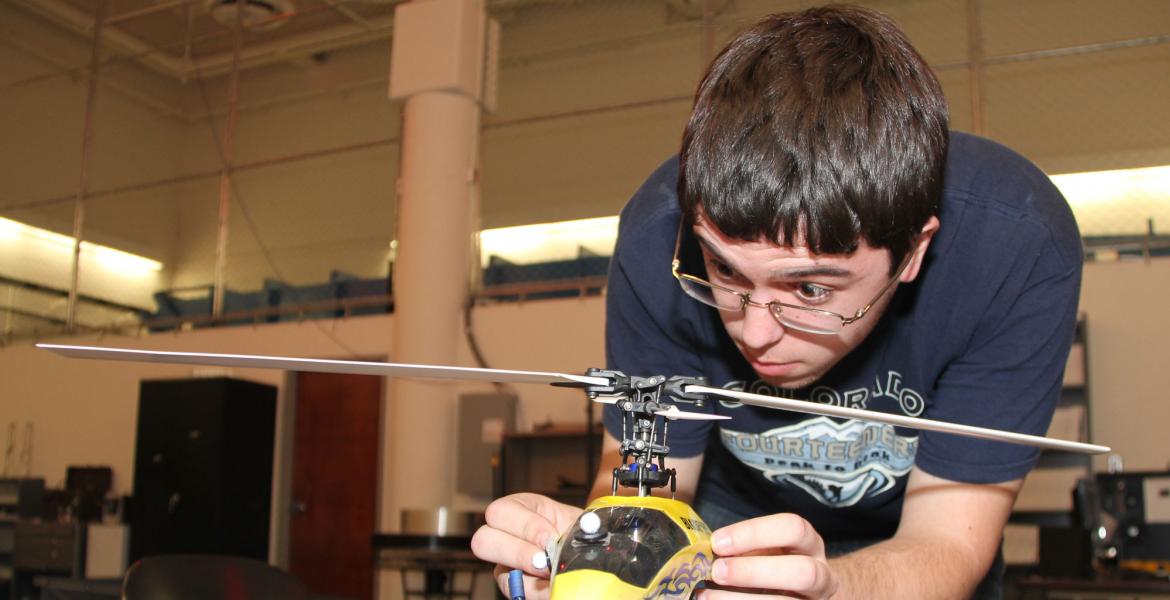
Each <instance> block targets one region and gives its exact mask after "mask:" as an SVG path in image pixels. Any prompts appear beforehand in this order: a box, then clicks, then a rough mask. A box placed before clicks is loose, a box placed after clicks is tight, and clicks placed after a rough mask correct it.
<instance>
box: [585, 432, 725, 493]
mask: <svg viewBox="0 0 1170 600" xmlns="http://www.w3.org/2000/svg"><path fill="white" fill-rule="evenodd" d="M621 448H622V443H621V441H619V440H618V439H617V438H615V437H614V436H613V434H611V433H610V432H609V431H605V433H604V438H603V439H602V440H601V461H600V462H598V463H597V464H598V468H597V479H595V480H594V481H593V489H592V490H590V492H589V500H590V501H592V500H594V499H595V498H598V497H599V496H609V495H610V494H611V493H612V492H613V468H614V467H616V466H618V465H620V464H622V454H621ZM666 467H667V468H669V469H674V470H675V479H676V480H677V483H678V486H677V488H676V492H675V495H674V497H675V498H678V499H679V500H682V501H683V502H687V503H690V502H691V501H692V500H694V499H695V488H696V487H698V485H699V470H700V469H701V468H702V467H703V455H702V454H700V455H698V456H690V457H687V458H671V457H669V456H668V457H666ZM633 493H635V492H634V490H632V489H629V488H624V489H623V488H620V487H619V488H618V495H619V496H628V495H631V494H633ZM654 495H655V496H667V497H669V496H670V488H659V489H657V490H655V491H654Z"/></svg>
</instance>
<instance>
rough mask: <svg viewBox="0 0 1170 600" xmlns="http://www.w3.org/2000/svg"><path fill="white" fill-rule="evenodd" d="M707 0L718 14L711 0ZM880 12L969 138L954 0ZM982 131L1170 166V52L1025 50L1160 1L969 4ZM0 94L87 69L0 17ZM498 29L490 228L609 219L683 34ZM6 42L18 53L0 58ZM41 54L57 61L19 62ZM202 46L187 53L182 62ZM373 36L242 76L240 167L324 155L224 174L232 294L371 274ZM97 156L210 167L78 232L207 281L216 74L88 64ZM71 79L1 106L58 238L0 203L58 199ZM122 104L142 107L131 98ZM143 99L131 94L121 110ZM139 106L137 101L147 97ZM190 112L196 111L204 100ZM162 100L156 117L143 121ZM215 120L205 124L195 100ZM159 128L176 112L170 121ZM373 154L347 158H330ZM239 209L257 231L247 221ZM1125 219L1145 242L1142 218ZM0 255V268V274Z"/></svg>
mask: <svg viewBox="0 0 1170 600" xmlns="http://www.w3.org/2000/svg"><path fill="white" fill-rule="evenodd" d="M716 4H719V3H716ZM809 4H811V3H810V2H803V1H799V2H798V1H779V2H778V1H775V0H741V1H737V2H730V3H727V5H726V8H725V9H724V10H723V11H722V12H720V13H719V15H718V16H717V19H716V30H715V31H716V36H715V37H716V44H717V45H718V44H721V43H722V42H723V41H724V40H726V39H727V38H728V37H729V36H730V35H731V34H732V32H734V31H736V30H737V29H739V28H741V27H743V26H745V25H747V24H748V23H750V22H752V21H753V20H754V19H755V18H757V17H758V16H759V15H761V14H765V13H767V12H770V11H777V10H788V9H794V8H800V7H803V6H808V5H809ZM864 4H869V5H872V6H874V7H876V8H878V9H881V10H884V11H886V12H888V13H889V14H890V15H891V16H892V17H893V18H895V19H896V20H897V21H898V22H899V23H900V24H901V25H902V26H903V28H904V29H905V30H906V31H907V33H908V35H909V36H910V37H911V39H912V40H913V41H914V42H915V44H916V45H917V46H918V47H919V48H920V50H921V51H922V53H923V54H924V56H925V57H926V58H927V60H928V61H929V62H930V63H931V64H932V65H935V66H936V67H937V69H938V71H939V76H940V78H941V80H942V82H943V84H944V87H945V89H946V91H947V94H948V97H949V99H950V101H951V103H952V115H953V125H954V127H955V128H957V129H963V130H971V129H972V128H974V126H975V124H974V122H973V116H972V114H971V98H970V89H971V88H970V77H969V75H968V71H967V69H966V67H965V64H964V62H965V60H966V58H967V43H966V36H967V21H966V7H967V2H966V1H965V0H911V1H906V0H896V1H895V0H881V1H872V2H864ZM981 5H982V7H983V11H982V14H983V19H982V31H983V37H984V53H985V55H986V56H987V57H988V58H989V59H990V60H992V63H991V64H988V65H986V67H985V73H984V75H985V79H984V90H983V100H984V125H985V129H986V132H987V134H988V135H990V136H991V137H993V138H995V139H998V140H1000V141H1003V142H1005V143H1006V144H1008V145H1009V146H1012V147H1014V148H1016V149H1017V150H1019V151H1021V152H1022V153H1023V154H1025V155H1026V156H1029V157H1030V158H1032V159H1033V160H1035V161H1036V162H1037V163H1038V164H1039V165H1040V166H1041V167H1043V168H1044V169H1046V170H1048V171H1049V172H1053V173H1061V172H1069V171H1081V170H1093V169H1105V168H1120V167H1135V166H1149V165H1155V164H1166V163H1170V143H1168V142H1167V140H1170V105H1168V104H1167V103H1166V102H1164V101H1163V99H1164V98H1165V97H1166V96H1167V94H1168V93H1170V79H1167V75H1166V73H1167V69H1166V68H1165V66H1166V64H1168V63H1170V44H1167V43H1160V44H1153V45H1141V46H1137V47H1133V48H1130V49H1122V50H1114V51H1109V52H1104V53H1086V54H1075V55H1069V56H1061V57H1054V58H1041V59H1036V60H1030V61H1025V62H1009V63H996V62H994V60H995V59H997V58H999V57H1003V56H1009V55H1017V54H1019V53H1024V52H1032V51H1036V50H1044V49H1052V48H1067V47H1074V46H1086V45H1093V44H1102V43H1111V42H1118V41H1125V40H1135V39H1143V38H1148V37H1150V36H1157V35H1165V34H1166V33H1167V30H1166V23H1170V3H1167V2H1163V1H1161V0H1122V1H1119V2H1110V3H1101V2H1096V1H1093V0H1072V1H1069V0H1060V1H1057V0H1039V1H1036V2H1026V3H1021V2H1016V1H1014V0H985V1H984V2H982V3H981ZM0 11H3V12H0V17H2V18H0V23H3V24H4V25H5V29H4V31H5V32H7V33H10V34H11V35H10V36H9V38H11V40H15V41H9V40H6V42H5V43H3V44H0V73H2V74H3V75H2V76H0V85H3V83H4V82H6V81H24V80H25V79H27V78H29V77H35V76H37V75H38V74H43V73H45V72H51V71H53V70H55V69H60V68H63V67H61V65H66V66H69V65H83V64H85V63H86V55H87V43H86V41H85V40H84V39H82V38H78V37H77V36H74V35H72V34H68V35H65V34H62V33H60V32H57V33H54V30H53V28H52V27H51V26H49V25H47V24H45V23H43V22H41V21H39V20H38V19H37V18H35V17H30V16H28V15H27V14H26V13H24V12H22V11H20V10H19V9H18V8H15V7H13V6H11V5H3V6H0ZM499 16H500V17H501V19H502V40H501V50H502V55H501V70H500V73H501V75H500V84H499V90H500V92H499V110H498V111H497V112H496V113H495V114H492V115H488V116H487V117H486V118H485V121H484V124H485V131H484V135H483V151H482V156H483V163H484V168H483V173H482V176H483V193H482V201H481V204H482V207H483V217H482V222H483V225H484V226H486V227H499V226H506V225H517V224H524V223H533V222H543V221H552V220H562V219H570V218H580V217H593V216H604V215H612V214H616V213H617V211H618V210H619V209H620V207H621V206H622V204H623V203H624V202H625V200H626V199H627V198H628V197H629V195H630V193H631V192H632V191H633V190H634V189H635V188H636V187H637V186H638V185H639V184H640V183H641V181H642V180H643V178H644V177H645V175H646V173H648V172H649V170H650V169H652V168H653V167H654V166H655V165H657V164H658V163H659V162H661V161H662V160H663V159H664V158H665V157H666V156H668V155H669V154H671V153H672V152H673V151H674V150H675V148H677V145H678V141H679V137H680V133H681V127H682V125H683V123H684V122H685V119H686V115H687V111H688V107H689V99H688V97H689V96H690V94H691V93H692V90H693V88H694V85H695V83H696V82H697V80H698V77H699V75H700V72H701V70H702V69H701V64H702V60H701V56H702V54H703V49H702V47H701V46H702V44H701V36H700V29H699V24H698V21H696V20H695V19H693V18H688V17H687V16H686V15H682V14H680V13H678V12H677V11H673V10H670V9H668V8H667V7H666V6H665V3H663V2H656V1H649V0H645V1H641V2H574V3H562V2H556V3H551V4H548V5H540V3H533V4H532V5H526V7H525V8H523V9H518V10H514V11H510V12H508V13H506V14H500V15H499ZM17 42H20V43H21V44H24V46H23V48H25V49H21V48H22V47H21V46H17V45H15V44H16V43H17ZM30 47H32V48H35V49H37V50H38V51H39V52H41V53H47V54H52V55H54V56H57V57H58V58H57V63H51V62H49V61H47V60H46V59H45V58H44V57H43V56H39V55H36V54H35V53H31V52H29V51H28V50H27V48H30ZM196 50H198V48H196ZM388 63H389V52H388V46H387V44H385V43H384V42H380V43H374V44H368V45H364V46H358V47H352V48H347V49H342V50H336V51H333V52H330V53H329V55H328V56H327V57H326V58H325V59H324V60H321V61H315V60H307V59H305V60H297V61H289V62H283V63H275V64H271V65H269V66H266V67H262V68H257V69H249V70H247V71H245V72H244V76H243V78H242V83H241V90H240V101H241V104H242V106H243V111H242V112H241V115H240V119H239V132H238V136H237V141H238V153H237V154H238V160H239V161H240V162H242V163H251V162H256V161H267V160H269V159H276V158H279V157H288V156H293V155H300V154H305V153H321V152H324V153H325V154H322V155H319V156H315V157H312V158H306V159H303V160H298V161H294V162H285V163H283V164H279V165H276V166H268V167H262V168H253V169H248V170H244V171H240V172H239V173H238V177H237V191H238V192H239V195H240V196H241V197H242V199H243V207H241V206H236V207H234V208H233V214H232V221H231V224H230V229H229V231H230V234H231V241H230V245H229V266H228V284H229V285H230V286H231V287H233V288H235V289H239V290H247V289H258V288H259V287H260V285H261V283H262V281H263V279H265V278H269V277H283V278H285V279H287V280H289V281H292V282H296V283H307V282H322V281H325V280H326V278H327V277H328V274H329V271H330V270H332V269H341V270H344V271H348V272H351V273H354V274H357V275H361V276H366V277H374V276H380V275H382V274H384V273H385V271H386V254H387V252H386V250H387V248H386V246H387V243H388V242H389V241H390V240H391V239H393V238H394V237H395V231H394V227H395V216H394V215H395V200H394V195H393V189H394V180H395V177H396V172H397V163H398V156H397V143H396V141H395V140H396V139H397V136H398V126H399V123H398V119H399V116H398V106H397V105H396V104H395V103H391V102H390V101H388V100H387V99H386V87H385V85H386V84H385V81H386V75H387V70H388ZM103 80H104V81H106V82H107V83H106V84H105V85H103V87H102V88H101V95H100V97H99V101H98V110H97V119H98V126H97V128H96V141H95V150H96V152H95V157H94V169H95V172H94V186H95V189H97V190H99V191H100V190H105V189H109V188H111V187H117V186H122V185H126V184H135V183H142V182H149V181H154V180H160V179H167V178H171V177H175V176H177V175H185V174H192V173H205V174H210V175H209V176H205V177H202V178H199V179H197V180H195V181H190V182H185V183H174V184H171V185H166V186H161V187H152V188H150V189H147V190H142V191H138V192H133V193H129V192H127V193H120V194H114V195H106V196H102V197H100V198H95V199H94V201H93V202H92V203H91V204H90V212H89V217H88V219H89V222H88V227H87V232H89V235H90V236H92V237H94V238H95V239H97V240H98V241H100V240H102V239H105V240H110V241H119V242H120V244H121V246H119V247H125V248H126V249H128V250H132V251H139V252H142V253H145V254H147V255H149V256H152V257H156V258H160V259H162V260H163V261H164V262H165V263H166V265H167V267H168V270H167V272H166V277H165V278H164V279H165V282H164V284H169V285H176V286H186V285H205V284H209V283H210V282H211V280H212V271H213V264H214V247H215V240H216V234H217V231H216V206H217V203H218V194H219V192H218V190H219V186H218V180H217V177H216V176H214V173H215V171H216V169H217V168H218V165H219V158H218V153H217V151H216V150H215V146H214V144H213V143H212V140H213V139H214V137H215V136H219V135H222V133H223V121H224V114H225V113H224V107H225V104H226V98H227V96H228V94H227V90H226V78H225V77H217V78H214V79H212V80H210V81H209V82H207V83H206V84H204V85H199V84H197V83H196V82H195V81H193V80H192V81H188V82H186V83H181V82H179V81H175V80H166V79H163V78H162V77H161V76H158V75H154V74H149V73H145V72H143V71H142V70H141V69H138V68H135V67H133V66H131V65H130V64H128V61H121V62H119V63H117V65H116V66H114V67H111V68H109V69H106V70H105V71H104V72H103ZM84 93H85V80H84V79H83V78H76V77H75V78H69V77H53V78H47V79H43V80H42V79H38V80H35V81H33V82H31V83H25V84H21V85H19V86H16V87H6V88H4V93H3V94H0V108H2V109H4V110H3V111H0V115H2V116H0V131H2V132H3V134H4V135H0V214H2V215H4V216H8V217H11V218H17V219H25V220H29V221H32V222H36V223H46V224H52V225H55V226H56V227H57V228H58V230H63V231H68V229H69V223H70V221H71V218H72V212H71V206H69V205H68V204H67V203H66V204H64V205H60V206H55V207H42V208H39V209H36V210H19V211H5V210H4V208H3V207H4V206H6V205H10V204H13V203H15V202H17V201H25V200H43V199H46V198H53V197H68V196H69V195H70V194H72V193H75V191H76V184H77V172H78V168H79V162H80V135H81V122H82V116H83V111H84ZM135 95H137V96H135ZM136 98H139V99H136ZM140 98H150V99H153V101H154V102H155V104H153V105H152V104H151V103H150V102H144V101H142V100H141V99H140ZM205 98H206V99H205ZM160 106H161V108H160ZM209 107H210V109H211V110H210V112H209V111H208V108H209ZM174 114H179V115H182V116H181V117H176V116H174ZM372 141H380V143H379V144H377V145H375V146H373V147H371V148H367V149H363V150H356V151H352V152H346V153H339V154H329V151H330V150H331V149H335V148H338V147H344V146H347V145H351V144H355V143H362V142H372ZM244 207H246V212H247V213H248V214H250V215H251V216H252V223H249V222H248V220H247V219H245V218H244V212H245V208H244ZM1127 223H1132V224H1133V228H1134V229H1136V230H1142V229H1143V228H1144V216H1143V215H1134V216H1132V218H1130V219H1129V220H1128V221H1127ZM2 260H3V258H2V257H0V262H2Z"/></svg>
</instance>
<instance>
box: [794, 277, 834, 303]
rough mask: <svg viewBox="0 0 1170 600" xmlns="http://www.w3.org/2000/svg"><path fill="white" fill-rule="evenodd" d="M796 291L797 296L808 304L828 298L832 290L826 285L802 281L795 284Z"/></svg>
mask: <svg viewBox="0 0 1170 600" xmlns="http://www.w3.org/2000/svg"><path fill="white" fill-rule="evenodd" d="M796 293H797V295H798V296H800V299H801V300H804V301H805V302H808V303H810V304H813V303H817V304H819V303H821V302H825V301H827V300H828V299H829V295H830V294H832V290H830V289H829V288H826V287H821V286H819V285H817V284H815V283H808V282H802V283H800V284H799V285H797V286H796Z"/></svg>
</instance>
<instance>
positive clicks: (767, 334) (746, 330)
mask: <svg viewBox="0 0 1170 600" xmlns="http://www.w3.org/2000/svg"><path fill="white" fill-rule="evenodd" d="M740 337H741V338H742V340H741V341H742V342H743V344H744V346H747V347H748V348H751V349H753V350H764V349H766V348H769V347H771V346H772V345H774V344H776V342H779V341H780V339H781V338H783V337H784V326H783V325H781V324H780V322H779V321H777V320H776V318H775V317H773V316H772V309H771V308H768V307H766V306H758V305H754V304H749V305H747V306H745V307H744V313H743V329H742V330H741V331H740Z"/></svg>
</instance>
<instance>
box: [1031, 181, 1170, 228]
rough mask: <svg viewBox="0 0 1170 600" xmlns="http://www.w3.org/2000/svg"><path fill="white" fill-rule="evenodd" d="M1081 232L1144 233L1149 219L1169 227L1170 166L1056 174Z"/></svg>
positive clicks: (1057, 184)
mask: <svg viewBox="0 0 1170 600" xmlns="http://www.w3.org/2000/svg"><path fill="white" fill-rule="evenodd" d="M1052 182H1053V183H1055V184H1056V187H1057V188H1059V189H1060V191H1061V193H1062V194H1064V197H1065V198H1067V199H1068V203H1069V205H1070V206H1072V209H1073V213H1075V214H1076V216H1077V223H1078V225H1080V228H1081V235H1086V236H1091V235H1132V234H1139V235H1140V234H1145V233H1146V227H1147V221H1148V220H1151V219H1152V220H1153V221H1154V224H1155V225H1160V226H1161V227H1162V229H1163V230H1170V166H1160V167H1146V168H1141V169H1119V170H1115V171H1093V172H1088V173H1068V174H1065V175H1053V176H1052Z"/></svg>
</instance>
